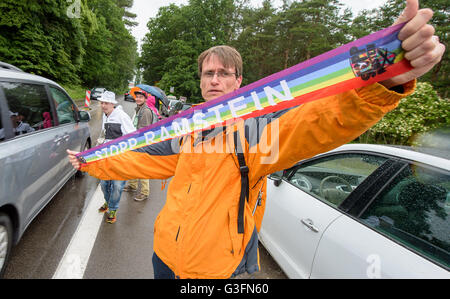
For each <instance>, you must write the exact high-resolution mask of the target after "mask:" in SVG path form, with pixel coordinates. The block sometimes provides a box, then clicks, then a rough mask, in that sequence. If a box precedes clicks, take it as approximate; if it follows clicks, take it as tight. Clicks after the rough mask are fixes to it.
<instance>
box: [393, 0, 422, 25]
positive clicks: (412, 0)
mask: <svg viewBox="0 0 450 299" xmlns="http://www.w3.org/2000/svg"><path fill="white" fill-rule="evenodd" d="M418 10H419V0H406V7H405V9H404V10H403V12H402V14H401V15H400V16H399V17H398V19H397V20H396V21H395V22H394V24H393V25H397V24H400V23H405V22H408V21H409V20H411V19H412V18H414V16H415V15H416V14H417V11H418Z"/></svg>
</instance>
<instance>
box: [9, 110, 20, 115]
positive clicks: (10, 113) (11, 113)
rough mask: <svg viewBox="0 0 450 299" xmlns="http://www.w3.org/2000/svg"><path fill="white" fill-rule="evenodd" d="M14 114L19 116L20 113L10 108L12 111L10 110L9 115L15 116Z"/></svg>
mask: <svg viewBox="0 0 450 299" xmlns="http://www.w3.org/2000/svg"><path fill="white" fill-rule="evenodd" d="M13 115H15V116H17V115H19V113H17V112H12V111H11V110H10V111H9V116H13Z"/></svg>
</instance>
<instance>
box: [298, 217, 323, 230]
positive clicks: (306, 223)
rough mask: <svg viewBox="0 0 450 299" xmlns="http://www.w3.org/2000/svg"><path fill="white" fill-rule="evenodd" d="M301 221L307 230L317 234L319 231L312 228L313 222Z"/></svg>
mask: <svg viewBox="0 0 450 299" xmlns="http://www.w3.org/2000/svg"><path fill="white" fill-rule="evenodd" d="M301 221H302V223H303V224H304V225H305V226H306V227H307V228H309V229H310V230H312V231H313V232H315V233H318V232H319V229H318V228H317V227H315V226H314V222H313V221H312V220H311V219H302V220H301Z"/></svg>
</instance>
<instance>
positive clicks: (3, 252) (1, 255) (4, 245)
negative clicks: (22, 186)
mask: <svg viewBox="0 0 450 299" xmlns="http://www.w3.org/2000/svg"><path fill="white" fill-rule="evenodd" d="M12 235H13V234H12V224H11V220H10V219H9V217H8V216H7V215H6V214H3V213H0V278H1V277H3V273H4V272H5V269H6V263H7V261H8V258H9V254H10V252H11V248H12V242H13V241H12Z"/></svg>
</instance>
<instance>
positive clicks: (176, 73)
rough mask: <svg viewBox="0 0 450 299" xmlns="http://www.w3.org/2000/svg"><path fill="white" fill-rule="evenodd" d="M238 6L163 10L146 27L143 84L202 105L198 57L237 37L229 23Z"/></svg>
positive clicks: (205, 1) (224, 2)
mask: <svg viewBox="0 0 450 299" xmlns="http://www.w3.org/2000/svg"><path fill="white" fill-rule="evenodd" d="M234 11H235V6H234V3H233V1H232V0H219V1H217V0H190V1H189V4H188V5H184V6H183V5H182V6H180V7H178V6H176V5H173V4H172V5H169V6H165V7H161V8H160V9H159V11H158V14H157V16H156V17H155V18H152V19H150V21H149V22H148V24H147V27H148V29H149V32H148V33H147V34H146V36H145V38H144V43H143V45H142V54H141V58H140V66H141V67H142V68H143V69H144V71H143V80H144V82H145V83H147V84H156V83H157V82H158V84H159V86H160V87H161V88H163V89H165V90H168V89H169V88H170V87H171V86H174V87H175V94H176V95H178V96H186V97H188V98H189V100H190V101H191V102H198V101H201V100H202V99H201V96H200V89H199V78H198V76H197V57H198V55H199V54H200V53H201V52H203V51H204V50H206V49H208V48H209V47H211V46H214V45H220V44H226V43H228V42H229V41H230V39H231V38H232V37H233V34H234V29H233V28H234V27H233V26H234V23H233V22H229V17H230V15H233V13H234Z"/></svg>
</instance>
